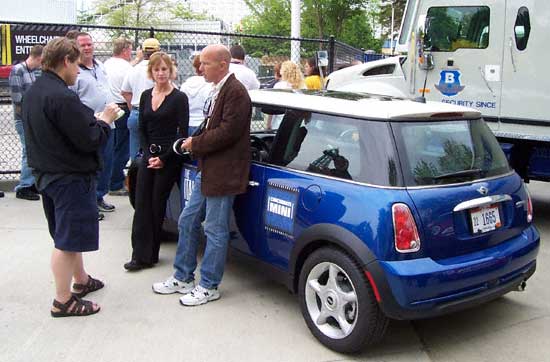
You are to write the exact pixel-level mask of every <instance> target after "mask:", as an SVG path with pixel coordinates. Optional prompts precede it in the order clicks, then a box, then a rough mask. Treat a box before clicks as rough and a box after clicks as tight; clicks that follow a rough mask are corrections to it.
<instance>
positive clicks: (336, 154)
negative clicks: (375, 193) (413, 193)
mask: <svg viewBox="0 0 550 362" xmlns="http://www.w3.org/2000/svg"><path fill="white" fill-rule="evenodd" d="M283 138H284V140H283ZM285 141H286V142H285ZM275 144H276V145H275V146H274V152H273V157H272V161H273V163H275V164H279V165H282V166H286V167H288V168H291V169H295V170H300V171H308V172H312V173H317V174H322V175H327V176H332V177H337V178H340V179H345V180H354V181H359V182H366V183H372V184H377V185H384V186H387V185H396V184H397V183H398V177H397V168H396V162H395V158H394V155H395V151H394V146H393V139H392V137H390V133H389V128H388V125H387V124H386V123H384V122H369V121H365V120H358V119H351V118H345V117H338V116H331V115H324V114H318V113H312V112H304V111H289V112H287V113H286V115H285V117H284V120H283V122H282V124H281V127H280V128H279V132H278V134H277V139H276V141H275Z"/></svg>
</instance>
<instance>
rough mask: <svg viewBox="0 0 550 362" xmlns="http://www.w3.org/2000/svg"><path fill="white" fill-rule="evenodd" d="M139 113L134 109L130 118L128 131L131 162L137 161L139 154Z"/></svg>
mask: <svg viewBox="0 0 550 362" xmlns="http://www.w3.org/2000/svg"><path fill="white" fill-rule="evenodd" d="M138 123H139V111H138V110H137V109H133V108H132V111H131V112H130V116H129V117H128V131H129V132H130V160H132V161H133V160H135V158H136V155H137V153H138V152H139V148H140V147H139V124H138Z"/></svg>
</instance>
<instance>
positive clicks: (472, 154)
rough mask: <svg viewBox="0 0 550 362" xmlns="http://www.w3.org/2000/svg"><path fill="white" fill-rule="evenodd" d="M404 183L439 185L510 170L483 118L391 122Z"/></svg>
mask: <svg viewBox="0 0 550 362" xmlns="http://www.w3.org/2000/svg"><path fill="white" fill-rule="evenodd" d="M392 129H393V131H394V134H395V137H396V139H397V143H398V152H399V157H400V159H401V166H402V168H403V173H404V176H405V183H406V184H407V186H421V185H443V184H451V183H457V182H467V181H473V180H477V179H481V178H485V177H491V176H497V175H502V174H505V173H507V172H509V171H510V167H509V166H508V161H507V159H506V156H505V155H504V152H502V149H501V148H500V146H499V144H498V141H497V140H496V138H495V136H494V135H493V133H492V132H491V130H490V129H489V128H488V127H487V125H486V124H485V122H483V120H481V119H479V120H472V121H468V120H465V121H453V122H450V121H445V122H399V123H392Z"/></svg>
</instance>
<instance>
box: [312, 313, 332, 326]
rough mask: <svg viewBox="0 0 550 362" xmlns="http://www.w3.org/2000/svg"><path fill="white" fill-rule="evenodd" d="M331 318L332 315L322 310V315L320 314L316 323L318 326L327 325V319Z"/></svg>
mask: <svg viewBox="0 0 550 362" xmlns="http://www.w3.org/2000/svg"><path fill="white" fill-rule="evenodd" d="M328 317H330V314H329V313H328V311H326V310H321V313H320V314H319V317H317V320H316V321H315V323H316V324H318V325H321V324H325V323H327V319H328Z"/></svg>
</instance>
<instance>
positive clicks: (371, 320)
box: [299, 248, 388, 353]
mask: <svg viewBox="0 0 550 362" xmlns="http://www.w3.org/2000/svg"><path fill="white" fill-rule="evenodd" d="M299 298H300V307H301V310H302V315H303V317H304V319H305V321H306V324H307V326H308V327H309V329H310V331H311V333H313V335H314V336H315V337H316V338H317V339H318V340H319V341H320V342H321V343H322V344H324V345H325V346H327V347H328V348H330V349H332V350H334V351H337V352H342V353H353V352H357V351H359V350H360V349H362V348H363V347H365V346H368V345H370V344H374V343H376V342H378V341H380V340H381V339H382V337H383V336H384V333H385V331H386V327H387V325H388V318H387V317H386V316H385V315H384V314H383V313H382V311H381V310H380V308H379V307H378V304H377V302H376V299H375V297H374V293H373V291H372V288H371V286H370V284H369V282H368V281H367V279H366V277H365V274H364V272H363V270H361V268H360V267H359V265H358V263H357V262H355V261H354V260H353V259H352V258H351V257H350V256H349V255H347V254H345V253H343V252H342V251H340V250H337V249H334V248H322V249H319V250H317V251H315V252H314V253H313V254H311V255H310V256H309V257H308V258H307V260H306V262H305V263H304V266H303V268H302V270H301V272H300V281H299Z"/></svg>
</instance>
